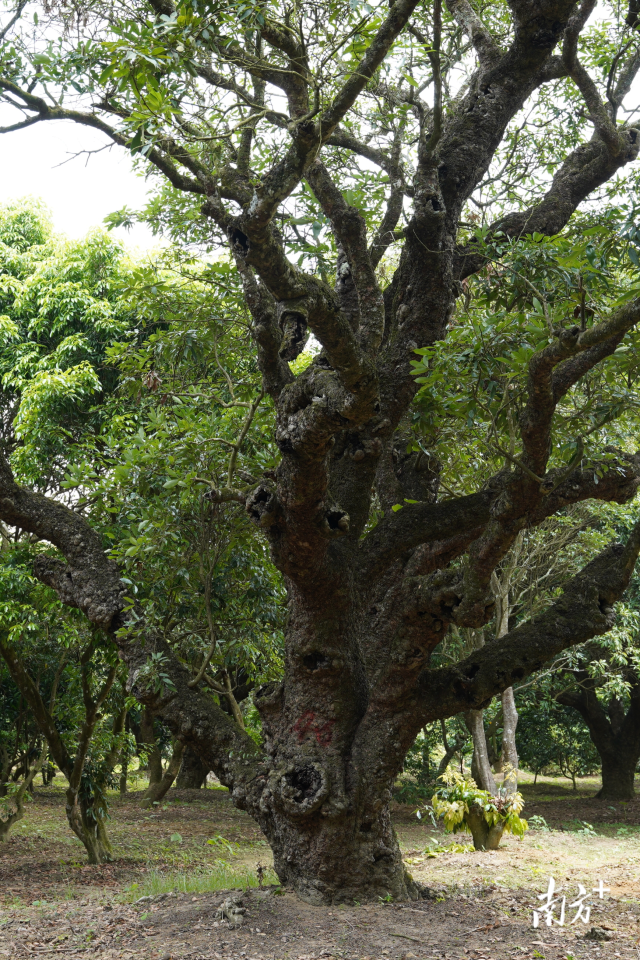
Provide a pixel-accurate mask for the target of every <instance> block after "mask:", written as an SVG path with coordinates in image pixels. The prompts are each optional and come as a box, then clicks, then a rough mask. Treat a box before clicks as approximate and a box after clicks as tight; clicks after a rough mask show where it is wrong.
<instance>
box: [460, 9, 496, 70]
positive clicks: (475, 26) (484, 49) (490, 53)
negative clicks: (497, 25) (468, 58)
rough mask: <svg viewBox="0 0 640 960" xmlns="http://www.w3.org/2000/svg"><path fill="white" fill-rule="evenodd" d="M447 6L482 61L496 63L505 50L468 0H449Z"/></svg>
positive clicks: (487, 63)
mask: <svg viewBox="0 0 640 960" xmlns="http://www.w3.org/2000/svg"><path fill="white" fill-rule="evenodd" d="M447 7H448V8H449V12H450V13H451V15H452V17H453V18H454V19H455V21H456V23H458V24H459V25H460V26H461V27H462V29H463V30H464V32H465V33H466V34H467V36H468V37H469V39H470V40H471V43H472V44H473V46H474V49H475V51H476V53H477V54H478V60H479V61H480V63H481V64H483V65H490V64H493V63H495V62H496V61H497V60H498V59H499V57H500V56H501V55H502V52H503V51H502V50H501V49H500V46H499V44H498V43H497V42H496V41H495V40H494V38H493V37H492V35H491V31H490V30H488V29H487V27H486V26H485V25H484V23H483V22H482V20H481V19H480V17H479V16H478V14H477V13H476V12H475V10H474V9H473V7H472V6H471V4H470V3H469V2H468V0H447Z"/></svg>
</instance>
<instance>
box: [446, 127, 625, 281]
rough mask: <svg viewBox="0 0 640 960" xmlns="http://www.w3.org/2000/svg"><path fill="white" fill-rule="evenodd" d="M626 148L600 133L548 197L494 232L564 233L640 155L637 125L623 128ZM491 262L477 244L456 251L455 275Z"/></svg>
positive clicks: (565, 167)
mask: <svg viewBox="0 0 640 960" xmlns="http://www.w3.org/2000/svg"><path fill="white" fill-rule="evenodd" d="M619 136H620V137H622V138H623V139H624V149H621V150H620V151H619V153H617V154H612V153H611V151H610V150H609V148H608V147H607V145H606V144H605V143H603V141H602V140H601V139H600V137H599V136H598V135H594V137H593V138H592V139H591V140H590V141H589V143H584V144H581V145H580V146H579V147H576V149H575V150H574V151H573V152H572V153H570V154H569V156H568V157H567V159H566V160H565V161H564V162H563V163H562V165H561V167H560V169H559V170H558V172H557V173H556V174H555V176H554V178H553V181H552V184H551V187H550V188H549V190H548V191H547V193H546V194H545V195H544V197H543V198H542V199H541V200H540V201H539V202H538V203H536V204H534V205H533V206H531V207H529V208H528V209H527V210H521V211H518V212H515V213H509V214H507V215H506V216H504V217H501V218H500V219H499V220H496V221H495V223H493V224H492V225H491V228H490V235H493V234H495V233H497V232H498V231H499V232H500V233H501V234H503V235H504V236H506V237H508V238H509V239H517V238H518V237H522V236H525V235H527V234H532V233H539V234H541V235H542V236H547V237H552V236H555V234H557V233H560V231H561V230H562V229H563V227H565V226H566V224H567V223H568V222H569V219H570V218H571V216H572V214H573V213H575V211H576V210H577V209H578V207H579V206H580V204H581V203H582V202H583V201H584V200H586V199H587V197H589V196H590V195H591V194H592V193H593V192H594V190H597V188H598V187H600V186H602V184H603V183H606V182H607V181H608V180H610V179H611V177H613V176H614V174H615V173H617V171H618V170H619V169H620V168H621V167H623V166H625V165H626V164H627V163H631V162H632V161H633V160H635V159H636V157H637V156H638V150H639V149H640V132H639V131H638V130H636V129H635V128H634V127H631V128H627V129H625V130H623V131H622V132H621V133H620V134H619ZM486 263H487V260H486V258H485V257H483V255H482V253H481V252H478V251H477V250H475V249H474V248H473V246H466V247H459V248H458V249H457V250H456V259H455V267H454V270H455V274H456V276H457V277H458V278H459V279H460V280H464V278H465V277H468V276H470V275H471V274H472V273H476V272H477V271H478V270H481V269H482V268H483V267H484V266H485V265H486Z"/></svg>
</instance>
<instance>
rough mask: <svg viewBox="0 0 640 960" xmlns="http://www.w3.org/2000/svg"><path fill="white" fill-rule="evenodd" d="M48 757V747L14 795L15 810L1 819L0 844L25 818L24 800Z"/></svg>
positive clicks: (41, 753)
mask: <svg viewBox="0 0 640 960" xmlns="http://www.w3.org/2000/svg"><path fill="white" fill-rule="evenodd" d="M45 756H46V747H44V748H43V750H42V751H41V752H40V756H39V757H38V758H37V759H36V761H35V763H33V764H32V765H31V766H30V767H29V769H28V771H27V775H26V777H25V778H24V780H23V781H22V783H21V784H20V787H19V789H18V791H17V793H15V794H13V796H12V797H11V800H10V803H11V805H13V807H14V809H13V810H12V811H11V812H8V813H7V815H6V816H5V817H4V818H3V817H0V843H2V842H4V841H5V840H6V839H7V837H8V836H9V831H10V830H11V828H12V826H13V825H14V823H17V822H18V820H22V818H23V816H24V798H25V794H26V793H27V791H28V790H29V789H30V787H31V786H32V784H33V779H34V777H35V775H36V773H37V772H38V770H39V769H40V767H41V766H42V762H43V760H44V758H45Z"/></svg>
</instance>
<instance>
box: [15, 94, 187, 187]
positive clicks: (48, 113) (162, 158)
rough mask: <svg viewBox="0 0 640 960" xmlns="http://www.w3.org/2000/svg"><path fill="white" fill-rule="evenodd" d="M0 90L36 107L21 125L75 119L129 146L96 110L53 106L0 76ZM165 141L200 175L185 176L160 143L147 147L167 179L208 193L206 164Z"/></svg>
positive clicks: (127, 140)
mask: <svg viewBox="0 0 640 960" xmlns="http://www.w3.org/2000/svg"><path fill="white" fill-rule="evenodd" d="M0 90H5V91H6V92H7V93H11V94H12V95H13V96H15V97H17V98H18V99H19V100H21V101H22V103H23V104H24V108H25V109H26V110H31V111H34V113H35V116H32V117H29V120H28V121H24V122H23V124H22V126H28V125H30V124H31V123H35V122H39V121H45V120H72V121H73V122H74V123H79V124H81V125H82V126H85V127H92V128H93V129H94V130H99V131H100V132H101V133H104V134H106V136H107V137H109V139H110V140H112V141H113V142H114V143H116V144H117V145H118V146H120V147H124V148H125V149H129V139H128V137H127V136H126V135H125V134H123V133H121V132H120V131H119V130H116V129H114V127H111V126H109V124H108V123H106V122H105V121H104V120H102V119H101V118H100V117H98V116H96V115H95V114H92V113H82V112H81V111H79V110H67V109H66V108H63V107H60V106H51V104H49V103H47V101H46V100H43V99H42V98H41V97H36V96H34V95H33V94H32V93H29V91H27V90H22V89H21V88H20V87H18V86H17V85H16V84H15V83H13V82H12V81H11V80H6V79H4V78H1V77H0ZM5 100H6V98H5ZM14 129H17V127H16V125H15V124H14V125H13V126H12V127H5V128H0V133H7V132H10V131H11V130H14ZM166 145H167V147H168V149H169V150H170V151H171V152H174V154H175V158H176V159H177V160H178V161H179V162H180V163H182V164H183V165H185V166H187V167H188V168H190V169H193V171H194V172H196V173H197V175H198V176H200V178H201V179H199V180H198V179H195V180H194V179H192V178H191V177H187V176H185V174H183V173H181V172H180V170H179V169H178V168H177V167H176V165H175V163H174V162H173V161H172V160H171V159H170V158H169V157H168V156H166V155H165V154H164V153H163V152H162V150H160V149H158V148H157V147H152V148H151V149H150V150H149V151H147V153H146V157H147V159H148V160H149V161H150V162H151V163H152V164H153V165H154V166H155V167H157V168H158V170H160V171H161V173H163V174H164V175H165V176H166V178H167V180H169V182H170V183H171V184H172V185H173V186H174V187H176V189H178V190H183V191H185V192H187V193H199V194H205V193H206V189H205V183H204V182H203V179H206V176H205V172H204V168H203V167H201V166H200V164H198V163H197V162H196V161H195V160H194V159H193V157H191V156H190V155H189V154H188V152H187V151H186V150H184V149H183V148H181V147H177V146H176V145H175V144H173V145H172V144H171V143H170V142H167V144H166Z"/></svg>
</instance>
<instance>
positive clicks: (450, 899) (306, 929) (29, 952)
mask: <svg viewBox="0 0 640 960" xmlns="http://www.w3.org/2000/svg"><path fill="white" fill-rule="evenodd" d="M230 895H232V896H240V897H241V899H242V903H243V906H244V907H245V909H246V913H245V915H244V922H243V923H242V925H240V926H238V927H237V928H233V927H232V926H230V924H229V923H228V922H227V921H225V920H222V921H221V920H219V919H218V918H217V914H218V910H219V908H220V906H221V904H222V903H223V902H224V901H225V900H226V899H227V898H228V897H229V896H230ZM533 904H534V898H532V895H531V892H530V891H521V890H520V891H504V890H496V889H486V888H485V889H484V890H482V889H480V888H477V889H476V890H475V891H473V892H467V893H457V894H454V895H451V896H442V897H439V898H438V899H437V900H431V901H420V902H418V903H411V904H408V903H406V904H404V903H403V904H394V903H380V904H375V905H373V904H372V905H362V906H359V905H356V904H353V906H351V907H335V908H327V907H322V906H312V905H310V904H306V903H303V902H301V901H300V900H299V899H298V898H297V897H295V896H293V895H292V894H289V893H285V894H278V893H277V891H276V889H274V888H267V889H264V890H252V891H249V892H247V893H243V894H239V892H238V891H219V892H217V893H215V894H205V895H201V896H197V897H194V896H191V895H190V894H182V895H180V894H178V895H176V894H162V895H160V896H158V897H151V898H144V899H143V900H142V902H138V903H136V904H121V903H117V902H115V901H114V900H110V901H108V902H104V901H103V902H100V903H98V902H95V901H94V902H89V903H87V902H84V903H81V904H77V903H68V902H67V903H64V904H62V903H58V904H53V903H51V904H47V905H46V907H45V906H40V907H38V908H32V909H30V910H29V911H28V912H27V911H22V912H21V913H20V914H18V913H17V912H16V911H9V912H4V914H3V916H2V924H1V927H0V957H12V958H13V957H20V958H21V957H27V956H49V955H54V954H58V955H60V956H63V957H64V958H65V960H76V958H80V957H83V958H84V957H87V956H91V957H95V958H96V960H221V958H224V960H285V958H286V960H321V958H322V960H330V958H334V960H381V958H386V957H389V958H391V957H394V958H398V960H400V958H405V960H411V958H417V960H423V958H424V960H427V958H429V960H430V958H433V957H440V958H447V960H463V958H472V960H481V958H485V960H507V958H511V957H514V956H518V957H525V958H531V957H535V956H540V955H541V954H542V955H543V956H544V957H545V960H561V958H563V960H564V958H566V957H567V956H568V955H570V956H572V957H574V958H575V960H591V958H595V957H597V956H603V954H602V953H598V952H597V951H598V950H599V949H601V944H600V941H598V940H595V939H594V940H592V939H589V938H585V935H586V934H588V933H589V932H590V930H591V924H594V925H595V926H597V929H598V930H601V931H604V932H605V935H606V936H607V937H608V938H610V939H609V940H608V942H607V947H606V948H605V949H606V951H608V952H607V954H606V955H607V956H612V957H613V956H618V957H621V958H625V957H629V958H631V957H636V952H635V944H634V941H635V939H636V938H637V925H638V916H639V915H640V904H630V903H629V901H624V902H618V901H616V900H614V899H611V900H609V901H605V902H603V903H602V904H600V903H598V904H597V905H596V907H595V908H594V914H593V916H592V918H591V923H590V924H589V925H588V926H584V925H583V924H580V929H579V930H578V929H576V927H575V926H569V925H567V926H564V927H555V928H552V929H551V930H549V929H547V928H546V927H543V929H542V930H540V929H537V930H536V929H533V928H532V925H531V919H532V908H533Z"/></svg>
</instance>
